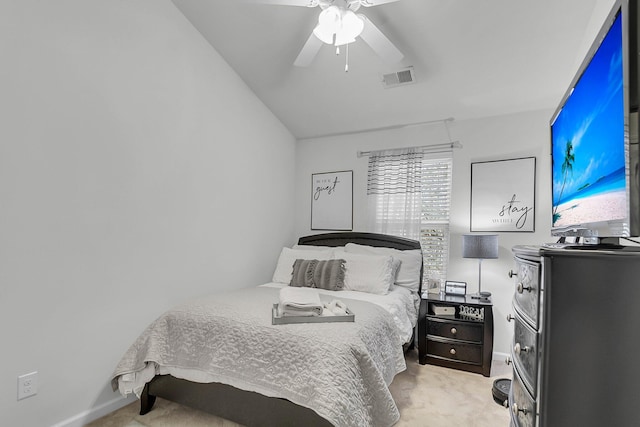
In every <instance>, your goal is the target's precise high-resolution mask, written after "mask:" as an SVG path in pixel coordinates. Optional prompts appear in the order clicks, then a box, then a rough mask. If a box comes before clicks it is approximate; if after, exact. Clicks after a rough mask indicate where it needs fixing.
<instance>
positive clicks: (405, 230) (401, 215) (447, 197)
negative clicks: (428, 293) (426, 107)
mask: <svg viewBox="0 0 640 427" xmlns="http://www.w3.org/2000/svg"><path fill="white" fill-rule="evenodd" d="M452 170H453V158H452V153H451V151H450V150H449V151H448V152H444V153H443V152H439V153H432V154H429V153H424V152H423V151H422V150H420V149H419V148H417V149H416V148H414V149H400V150H385V151H379V152H372V153H371V154H370V155H369V165H368V177H367V196H368V199H369V218H370V223H371V228H372V230H373V231H375V232H380V233H386V234H393V235H397V236H402V237H408V238H411V239H415V240H419V241H420V243H421V245H422V251H423V262H424V277H423V283H424V285H425V288H426V287H427V286H429V285H432V286H438V285H442V284H443V283H444V281H445V280H446V277H447V267H448V261H449V221H450V209H451V183H452Z"/></svg>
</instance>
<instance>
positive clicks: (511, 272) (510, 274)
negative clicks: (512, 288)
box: [509, 270, 518, 277]
mask: <svg viewBox="0 0 640 427" xmlns="http://www.w3.org/2000/svg"><path fill="white" fill-rule="evenodd" d="M517 275H518V273H516V272H515V271H513V270H509V277H513V276H517Z"/></svg>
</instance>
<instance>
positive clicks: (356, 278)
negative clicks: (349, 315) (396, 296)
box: [341, 252, 394, 295]
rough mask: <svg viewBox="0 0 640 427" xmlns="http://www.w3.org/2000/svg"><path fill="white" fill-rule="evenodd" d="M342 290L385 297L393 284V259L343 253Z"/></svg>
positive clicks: (383, 256) (384, 256)
mask: <svg viewBox="0 0 640 427" xmlns="http://www.w3.org/2000/svg"><path fill="white" fill-rule="evenodd" d="M341 258H343V259H344V260H345V261H346V263H345V272H344V289H345V290H349V291H360V292H368V293H370V294H379V295H386V294H387V293H388V292H389V288H390V287H391V285H392V284H393V279H394V277H393V273H394V270H393V257H391V256H388V255H365V254H354V253H348V252H345V253H344V254H342V255H341Z"/></svg>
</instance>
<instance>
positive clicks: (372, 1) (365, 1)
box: [359, 0, 400, 7]
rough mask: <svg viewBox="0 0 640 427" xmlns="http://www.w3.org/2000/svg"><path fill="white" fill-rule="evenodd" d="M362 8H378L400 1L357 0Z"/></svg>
mask: <svg viewBox="0 0 640 427" xmlns="http://www.w3.org/2000/svg"><path fill="white" fill-rule="evenodd" d="M359 1H360V4H361V5H362V6H364V7H371V6H378V5H381V4H385V3H395V2H397V1H400V0H359Z"/></svg>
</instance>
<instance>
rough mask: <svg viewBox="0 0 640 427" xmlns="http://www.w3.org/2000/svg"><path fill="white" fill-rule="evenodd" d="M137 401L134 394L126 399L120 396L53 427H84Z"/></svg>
mask: <svg viewBox="0 0 640 427" xmlns="http://www.w3.org/2000/svg"><path fill="white" fill-rule="evenodd" d="M136 400H137V398H136V397H135V395H133V394H131V395H129V396H128V397H126V398H125V397H122V396H120V397H117V398H115V399H113V400H110V401H108V402H105V403H103V404H101V405H98V406H96V407H94V408H91V409H87V410H86V411H82V412H81V413H79V414H77V415H74V416H73V417H71V418H67V419H66V420H64V421H60V422H59V423H57V424H54V425H53V426H51V427H83V426H85V425H87V424H88V423H90V422H91V421H95V420H97V419H98V418H101V417H104V416H105V415H107V414H109V413H111V412H113V411H116V410H118V409H120V408H122V407H123V406H127V405H128V404H130V403H133V402H135V401H136Z"/></svg>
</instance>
